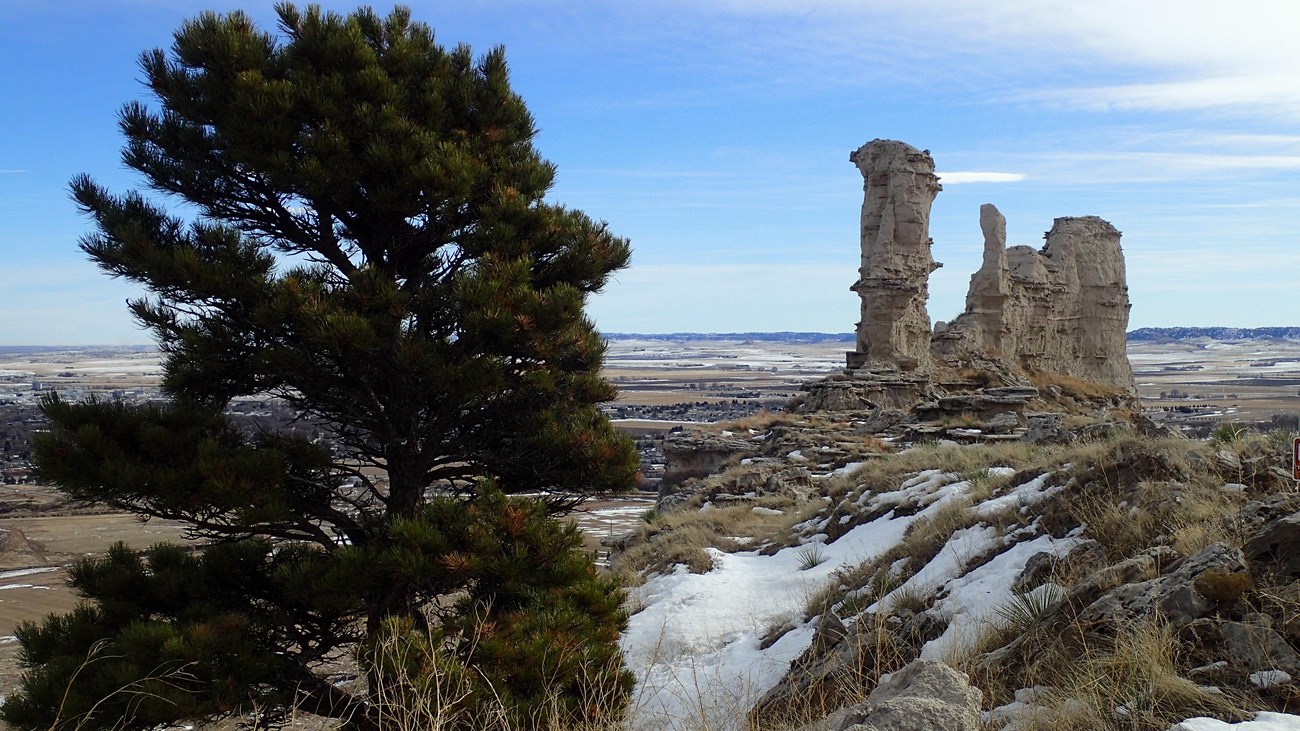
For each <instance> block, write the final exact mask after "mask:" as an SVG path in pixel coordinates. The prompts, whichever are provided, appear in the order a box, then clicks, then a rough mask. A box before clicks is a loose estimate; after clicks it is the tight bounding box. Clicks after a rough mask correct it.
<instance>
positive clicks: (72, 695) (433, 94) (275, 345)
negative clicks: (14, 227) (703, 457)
mask: <svg viewBox="0 0 1300 731" xmlns="http://www.w3.org/2000/svg"><path fill="white" fill-rule="evenodd" d="M276 11H277V13H278V15H279V19H280V28H279V33H277V34H272V33H266V32H262V31H259V30H258V29H257V28H256V27H255V26H254V24H253V23H252V22H251V21H250V19H249V18H248V17H247V16H246V15H244V14H243V13H239V12H235V13H230V14H228V15H218V14H214V13H205V14H203V15H200V16H199V17H197V18H196V19H194V20H192V21H189V22H187V23H185V24H184V25H183V26H182V27H181V29H180V30H179V31H177V33H176V34H175V38H174V43H173V45H172V47H171V49H170V51H169V52H164V51H162V50H155V51H152V52H148V53H145V54H144V55H143V56H142V60H141V64H142V68H143V71H144V78H145V80H146V83H147V86H148V88H149V90H150V91H151V92H152V94H153V96H154V97H156V100H157V104H156V105H154V106H152V107H151V106H147V105H145V104H141V103H132V104H129V105H127V106H126V107H125V108H124V109H123V111H122V114H121V118H120V126H121V129H122V131H123V133H124V135H125V137H126V140H127V142H126V146H125V148H124V151H123V159H124V161H125V163H126V165H127V166H129V167H130V168H131V169H133V170H135V171H137V172H139V173H140V174H141V176H142V177H143V180H144V181H145V182H146V184H147V188H148V189H149V190H151V191H152V192H153V193H154V194H155V195H154V196H153V197H152V198H149V197H146V196H145V195H144V194H141V193H139V192H129V193H127V194H125V195H113V194H111V193H109V192H108V191H106V190H105V189H103V188H101V187H100V186H98V185H96V184H95V183H94V182H93V181H92V180H91V179H90V178H88V177H85V176H83V177H79V178H77V179H75V180H74V181H73V183H72V190H73V195H74V198H75V200H76V201H77V203H78V204H79V205H80V207H81V208H82V209H83V210H84V211H85V212H86V213H87V214H89V216H90V217H91V218H92V219H93V221H94V223H95V224H96V227H95V231H94V233H91V234H89V235H87V236H86V237H84V238H83V239H82V241H81V248H82V249H83V250H84V251H85V252H86V253H87V254H88V255H89V256H90V258H91V259H92V260H94V261H95V262H96V263H97V264H98V265H99V266H100V267H101V268H102V269H104V270H105V271H107V272H109V273H110V274H112V275H113V276H117V277H122V278H125V279H128V280H131V281H133V282H136V283H139V284H140V285H142V286H143V287H144V288H145V290H146V291H147V292H148V295H147V296H146V297H144V298H142V299H140V300H138V301H133V302H131V303H130V308H131V310H132V311H133V313H134V315H135V316H136V318H137V319H138V320H139V321H140V322H141V323H142V324H143V325H144V326H145V327H147V328H148V329H149V330H150V331H151V332H152V334H153V335H154V336H155V338H156V339H157V341H158V344H159V347H160V348H161V350H162V352H163V354H164V362H165V369H164V370H165V372H164V379H163V388H164V390H165V391H166V393H167V394H168V395H169V396H170V399H169V400H168V403H167V404H166V405H161V406H159V405H153V406H128V405H123V404H121V403H108V402H99V403H96V402H91V403H84V404H69V403H65V402H62V401H60V400H58V399H57V398H55V397H51V398H48V399H47V400H46V401H45V402H44V409H45V412H46V415H47V417H48V420H49V422H50V431H49V433H47V434H44V435H42V436H41V437H40V438H39V440H38V442H37V445H36V450H35V452H36V461H37V465H38V469H39V472H40V474H41V476H42V477H43V479H45V480H46V481H48V482H50V483H52V484H55V485H57V486H59V487H60V489H61V490H63V491H64V492H65V493H66V494H68V495H69V496H71V497H73V498H75V499H78V500H85V501H94V502H99V503H104V504H107V505H110V506H113V507H116V508H120V509H125V510H129V511H132V512H134V513H136V514H138V515H140V516H142V517H160V518H167V519H172V520H179V521H182V522H184V523H185V524H186V525H187V526H188V533H189V535H190V537H192V538H194V539H197V540H198V541H199V543H198V545H199V547H198V548H193V547H192V546H189V547H181V546H174V545H159V546H154V547H152V548H149V549H147V550H144V551H134V550H131V549H129V548H127V547H125V546H117V547H115V548H114V549H113V550H112V551H110V552H109V554H108V555H107V556H105V557H104V558H101V559H94V560H88V561H83V562H81V563H80V564H78V565H77V566H76V567H75V568H74V569H73V571H72V573H71V582H72V585H73V587H74V588H75V589H76V590H77V591H78V592H79V593H80V594H81V595H82V596H83V597H84V598H85V599H86V601H85V602H84V603H83V604H82V605H81V606H80V607H78V609H77V610H76V611H74V612H73V613H71V614H69V615H65V616H53V617H50V618H48V619H47V620H46V621H44V622H43V623H39V624H28V625H25V626H23V627H21V628H20V629H19V631H18V636H19V639H20V641H21V643H22V660H23V662H24V663H26V664H27V665H28V666H29V668H30V671H29V672H28V673H27V675H26V676H25V678H24V682H23V687H22V690H21V691H20V692H19V693H17V694H15V695H13V696H11V697H10V698H9V699H8V700H7V701H6V702H5V704H4V706H3V711H2V714H0V715H3V717H4V718H5V720H7V721H8V722H9V723H11V724H13V725H15V726H17V727H20V728H30V729H35V728H42V729H45V728H54V727H63V726H66V727H69V728H70V727H77V728H110V727H111V728H149V727H152V726H154V725H157V724H160V723H167V722H175V721H180V720H187V719H190V720H192V719H204V718H215V717H221V716H228V715H234V714H253V715H255V716H256V718H257V721H258V723H260V724H263V725H272V724H275V723H277V722H280V721H282V720H284V719H285V718H286V717H288V716H291V715H297V714H302V713H311V714H318V715H322V716H328V717H333V718H345V719H349V721H348V723H349V724H351V726H352V727H354V728H358V729H376V728H378V727H379V726H380V725H381V724H383V723H384V722H385V719H386V718H390V717H392V715H393V713H394V712H395V710H394V709H400V710H401V712H402V713H406V714H416V715H415V716H412V718H417V717H418V715H419V714H420V713H429V714H435V713H437V714H443V716H442V717H444V718H445V719H451V721H450V722H449V723H451V725H455V724H457V723H460V724H472V721H473V719H474V718H475V715H476V714H480V713H482V712H483V711H482V709H483V705H484V704H487V703H496V704H497V705H498V706H499V710H500V709H504V711H502V712H504V713H506V714H507V715H508V716H509V719H510V722H511V723H515V724H519V725H528V724H530V723H535V722H537V720H538V719H541V718H544V717H548V716H549V717H551V718H554V717H556V714H557V713H559V714H560V716H559V717H562V718H569V717H574V718H577V717H582V718H586V717H589V716H590V714H591V713H593V712H595V711H594V709H597V708H598V707H602V706H603V707H607V708H609V709H612V710H614V711H617V709H618V708H619V707H620V704H621V703H622V702H624V701H625V698H626V694H627V692H628V690H629V676H628V674H627V673H626V671H625V670H624V669H623V667H622V664H621V658H620V656H619V653H618V650H617V646H616V644H615V642H616V638H617V634H618V632H619V630H620V629H621V627H622V625H623V623H624V622H625V621H626V618H625V616H624V614H623V611H622V609H621V602H620V600H621V593H620V592H619V590H618V589H617V587H616V586H615V585H613V584H612V583H611V582H609V581H607V580H605V579H602V578H599V577H598V576H597V575H596V574H595V572H594V569H593V568H592V566H591V562H590V559H589V558H588V557H586V556H585V555H583V554H582V553H581V552H580V543H581V541H580V536H579V535H578V533H577V531H576V529H574V528H572V527H571V526H568V525H566V524H560V523H557V522H556V521H555V520H554V518H553V517H552V516H553V515H554V513H556V512H558V511H562V510H564V509H567V508H569V507H572V506H573V504H574V503H575V501H576V500H578V499H580V498H581V497H583V496H584V495H587V494H590V493H593V492H598V491H610V490H619V489H624V488H626V487H628V486H629V485H630V484H632V481H633V479H634V477H635V472H636V469H637V462H636V455H635V452H634V450H633V448H632V445H631V444H630V442H629V441H628V440H627V439H625V438H623V437H621V436H619V435H618V434H617V433H616V432H615V431H614V430H613V428H612V427H611V426H610V424H609V422H608V420H607V419H606V418H605V417H604V416H603V415H602V414H601V413H600V411H599V409H598V408H597V405H598V404H599V403H600V402H602V401H607V400H609V399H611V398H612V397H613V396H614V391H613V389H612V387H611V386H610V385H609V384H608V383H607V382H605V381H604V380H602V379H601V377H600V374H599V367H600V365H601V361H602V358H603V355H604V347H605V346H604V342H603V340H602V339H601V338H600V336H599V334H598V333H597V332H596V331H595V328H594V326H593V324H592V323H591V322H590V321H589V320H588V319H587V318H586V316H585V315H584V311H583V310H584V305H585V299H586V296H587V295H588V294H590V293H594V292H596V291H598V290H600V289H601V287H603V285H604V284H605V282H606V281H607V279H608V277H609V276H610V275H611V273H613V272H615V271H617V270H618V269H620V268H622V267H624V266H626V264H627V261H628V256H629V248H628V245H627V243H626V241H624V240H622V239H620V238H618V237H615V236H614V235H612V234H611V233H610V232H609V231H608V230H607V228H606V226H605V225H604V224H603V223H596V222H594V221H592V220H591V219H590V218H588V217H587V216H586V215H584V214H583V213H581V212H579V211H573V210H567V209H565V208H563V207H560V206H557V205H554V204H550V203H547V202H545V201H544V200H543V196H544V194H545V193H546V192H547V190H548V188H549V187H550V186H551V184H552V181H553V179H554V176H555V169H554V167H553V166H552V165H551V164H550V163H548V162H546V161H544V160H543V159H542V158H541V157H540V155H539V154H538V152H537V151H536V150H535V149H534V147H533V137H534V135H535V126H534V122H533V120H532V118H531V116H530V115H529V113H528V111H527V110H526V108H525V106H524V103H523V101H522V100H521V99H520V97H519V96H518V95H516V94H515V93H514V92H513V91H512V90H511V88H510V84H509V80H508V74H507V69H506V63H505V58H504V54H503V51H502V50H501V49H499V48H498V49H494V50H492V51H490V52H488V53H487V54H486V55H483V56H481V57H479V58H475V57H474V56H473V55H472V53H471V51H470V50H469V49H468V48H467V47H465V46H459V47H457V48H455V49H454V50H450V51H449V50H447V49H445V48H443V47H442V46H440V45H438V44H437V43H436V42H435V41H434V37H433V33H432V31H431V30H430V29H429V27H428V26H425V25H423V24H420V23H417V22H413V21H412V20H411V18H410V13H409V12H408V11H407V10H405V9H402V8H398V9H396V10H394V11H393V12H392V13H391V14H390V15H388V16H387V17H381V16H379V15H377V14H375V13H374V12H373V11H371V10H369V9H362V10H359V11H357V12H354V13H352V14H350V15H347V16H341V15H337V14H333V13H325V12H322V11H321V10H319V9H318V8H315V7H309V8H308V9H306V10H305V11H303V10H299V9H298V8H295V7H294V6H293V5H290V4H281V5H278V6H277V7H276ZM182 213H190V214H192V215H193V219H192V220H189V221H187V220H185V219H184V218H183V217H182V215H181V214H182ZM255 394H262V395H268V396H274V397H278V398H281V399H284V400H285V401H287V402H288V403H289V404H291V405H292V406H293V407H294V408H296V409H297V410H298V412H299V413H300V414H302V415H303V416H304V417H309V418H310V419H311V420H312V422H313V423H314V424H319V425H321V426H322V429H323V431H324V432H325V433H326V434H327V437H328V438H327V439H325V440H321V441H316V442H313V441H309V440H307V439H305V438H304V437H301V436H295V435H294V434H292V433H288V432H284V433H277V432H272V431H262V432H258V433H248V432H247V431H242V430H240V429H239V428H236V426H234V425H233V424H232V423H231V422H230V421H229V420H228V419H227V418H226V416H225V415H224V410H225V408H226V406H227V405H228V404H229V402H230V401H231V400H232V399H233V398H236V397H240V396H247V395H255ZM519 492H529V493H534V494H542V495H544V496H545V497H544V498H543V499H541V500H533V499H527V498H520V497H508V495H509V494H513V493H519ZM349 658H351V659H353V660H355V661H356V662H357V663H358V664H359V667H360V668H361V670H362V676H361V677H360V678H359V679H358V680H357V681H356V682H355V683H353V684H351V685H347V686H345V685H340V684H337V683H335V682H332V681H331V679H330V677H329V676H328V674H327V668H328V666H329V664H330V663H333V662H339V661H343V662H344V663H345V664H346V661H347V660H348V659H349ZM452 690H455V692H454V693H453V692H450V691H452ZM60 724H62V725H63V726H61V725H60Z"/></svg>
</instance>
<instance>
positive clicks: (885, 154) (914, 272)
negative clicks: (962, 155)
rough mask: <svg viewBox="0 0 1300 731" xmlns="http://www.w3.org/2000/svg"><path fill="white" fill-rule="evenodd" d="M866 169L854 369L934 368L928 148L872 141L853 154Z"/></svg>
mask: <svg viewBox="0 0 1300 731" xmlns="http://www.w3.org/2000/svg"><path fill="white" fill-rule="evenodd" d="M849 160H850V161H851V162H853V163H854V164H855V165H857V167H858V170H859V171H860V172H861V173H862V178H863V189H864V191H865V197H864V200H863V202H862V230H861V234H862V239H861V241H862V264H861V268H860V269H859V270H858V281H856V282H854V284H853V286H852V287H850V289H852V290H853V291H855V292H857V293H858V296H859V297H861V298H862V320H861V322H859V323H858V326H857V349H856V351H855V352H853V353H849V354H848V366H849V368H850V370H854V369H858V368H863V367H866V368H869V369H884V370H889V369H896V370H903V371H916V372H925V371H928V370H929V367H930V316H929V315H928V314H927V313H926V309H925V300H926V298H927V297H928V296H929V280H930V272H932V271H934V270H935V269H938V268H939V266H940V264H938V263H936V262H935V261H934V258H933V257H932V256H931V255H930V245H931V243H932V242H931V240H930V204H931V203H933V202H934V197H935V196H936V195H938V193H939V190H940V185H939V179H938V178H936V177H935V175H934V160H933V159H931V158H930V153H929V152H922V151H920V150H917V149H916V148H915V147H912V146H911V145H908V144H905V143H902V142H896V141H894V140H872V141H871V142H869V143H867V144H865V145H863V146H862V147H860V148H859V149H857V150H855V151H854V152H853V153H852V154H850V155H849Z"/></svg>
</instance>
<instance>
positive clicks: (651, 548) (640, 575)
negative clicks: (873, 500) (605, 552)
mask: <svg viewBox="0 0 1300 731" xmlns="http://www.w3.org/2000/svg"><path fill="white" fill-rule="evenodd" d="M817 502H819V503H820V501H817ZM791 504H792V503H791V501H790V500H789V499H788V498H787V499H781V498H767V499H760V500H755V501H743V502H740V503H738V504H736V505H728V506H724V507H713V508H712V509H710V510H699V509H697V508H692V507H689V506H688V507H685V508H683V509H680V510H675V511H672V512H669V513H666V514H659V515H656V516H654V517H653V519H652V520H651V521H650V522H649V523H648V524H646V525H644V526H642V527H641V528H640V529H639V530H638V532H637V535H636V536H635V538H634V539H633V540H632V542H631V545H630V547H629V548H627V549H626V550H625V551H622V552H621V553H617V554H615V555H614V561H613V566H612V568H613V570H614V572H615V573H616V574H617V575H618V576H619V577H620V579H621V580H622V581H623V583H625V584H627V585H629V586H635V585H638V584H640V583H641V582H642V581H643V580H644V577H645V575H646V574H653V573H664V572H667V571H670V570H671V569H672V567H673V566H675V565H677V564H685V565H686V567H687V569H688V570H689V571H690V572H691V573H704V572H706V571H708V570H709V569H710V568H712V567H713V559H712V558H710V556H709V552H708V550H707V549H710V548H714V549H717V550H719V551H725V552H731V551H736V550H739V549H741V548H743V547H751V546H752V545H753V543H754V541H752V540H745V539H748V538H753V537H754V536H760V535H765V534H777V533H780V534H784V533H787V532H788V531H789V526H790V525H791V524H792V521H795V520H797V519H798V514H792V513H794V511H792V510H790V506H791ZM755 508H760V509H761V508H767V509H775V510H782V509H784V512H783V513H781V514H780V515H773V514H770V513H768V512H765V511H762V510H759V511H756V510H755Z"/></svg>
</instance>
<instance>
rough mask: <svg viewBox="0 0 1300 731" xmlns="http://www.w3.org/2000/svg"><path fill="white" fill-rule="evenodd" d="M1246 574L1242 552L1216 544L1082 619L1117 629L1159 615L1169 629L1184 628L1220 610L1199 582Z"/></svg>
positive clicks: (1103, 601) (1104, 600)
mask: <svg viewBox="0 0 1300 731" xmlns="http://www.w3.org/2000/svg"><path fill="white" fill-rule="evenodd" d="M1245 571H1246V560H1245V557H1244V556H1242V554H1241V551H1240V550H1239V549H1236V548H1232V547H1230V546H1225V545H1222V544H1218V543H1216V544H1213V545H1210V546H1206V547H1205V548H1203V549H1201V550H1200V551H1197V552H1196V553H1194V554H1192V555H1191V556H1188V557H1187V558H1185V559H1183V560H1182V561H1179V562H1178V563H1177V564H1175V565H1174V566H1172V567H1171V569H1170V571H1169V572H1168V573H1166V574H1164V575H1162V576H1158V577H1156V578H1154V579H1150V580H1149V581H1143V582H1139V583H1132V584H1125V585H1124V586H1120V587H1119V588H1117V589H1114V590H1112V591H1110V592H1108V593H1107V594H1106V595H1104V596H1102V597H1101V598H1099V599H1097V600H1096V601H1095V602H1093V603H1092V604H1091V605H1090V606H1089V607H1088V608H1087V609H1085V610H1083V612H1081V613H1080V614H1079V619H1080V620H1081V621H1082V622H1084V623H1085V624H1098V625H1106V626H1116V625H1118V624H1121V623H1123V622H1125V621H1131V620H1135V619H1144V618H1148V617H1154V616H1156V615H1159V616H1160V617H1161V618H1162V619H1163V620H1164V621H1166V622H1168V623H1169V625H1170V626H1172V627H1183V626H1185V625H1188V624H1190V623H1191V622H1192V621H1194V620H1196V619H1200V618H1203V617H1209V616H1213V615H1214V614H1215V611H1216V609H1217V602H1216V601H1215V599H1214V598H1212V597H1208V596H1206V595H1205V594H1204V593H1202V591H1201V590H1200V587H1199V586H1198V582H1197V579H1199V578H1200V577H1201V576H1202V575H1203V574H1206V573H1209V572H1213V573H1215V574H1219V575H1228V574H1244V573H1245Z"/></svg>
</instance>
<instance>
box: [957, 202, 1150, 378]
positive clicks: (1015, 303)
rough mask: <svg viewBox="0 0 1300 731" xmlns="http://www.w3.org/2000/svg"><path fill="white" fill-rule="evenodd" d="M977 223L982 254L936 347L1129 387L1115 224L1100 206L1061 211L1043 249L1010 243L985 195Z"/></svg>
mask: <svg viewBox="0 0 1300 731" xmlns="http://www.w3.org/2000/svg"><path fill="white" fill-rule="evenodd" d="M980 227H981V228H982V229H983V231H984V263H983V265H982V266H981V267H980V270H979V271H978V272H976V273H975V275H974V276H972V277H971V285H970V291H969V293H968V294H967V296H966V311H965V312H963V313H962V314H961V315H960V316H959V317H957V319H955V320H953V321H952V322H951V323H948V324H947V325H946V326H944V325H940V326H937V327H936V329H935V337H934V354H935V356H936V357H940V358H949V359H953V360H955V361H961V360H964V359H967V358H970V357H971V356H983V357H992V358H997V359H999V360H1001V361H1002V363H1004V364H1005V365H1006V366H1007V367H1009V368H1013V369H1017V370H1021V371H1030V372H1045V373H1058V374H1063V375H1067V376H1072V377H1075V378H1081V379H1084V380H1087V381H1091V382H1094V383H1100V384H1103V385H1106V386H1112V387H1116V388H1120V389H1124V390H1130V391H1131V390H1133V387H1134V384H1133V371H1132V369H1131V368H1130V367H1129V362H1128V357H1127V355H1126V353H1125V341H1124V333H1125V330H1126V329H1127V327H1128V313H1129V308H1130V305H1129V301H1128V285H1127V283H1126V278H1125V270H1124V254H1123V251H1121V249H1120V244H1119V240H1120V232H1119V231H1118V230H1116V229H1115V227H1114V226H1112V225H1110V224H1109V223H1107V222H1106V221H1103V220H1102V219H1100V218H1097V217H1096V216H1083V217H1079V218H1058V219H1056V221H1055V223H1054V224H1053V226H1052V230H1051V231H1049V232H1047V236H1046V238H1047V243H1046V245H1044V246H1043V248H1042V250H1041V251H1038V250H1035V249H1033V248H1032V247H1029V246H1013V247H1011V248H1010V249H1007V248H1006V219H1005V218H1003V216H1002V214H1001V213H999V212H998V209H997V208H995V207H994V206H992V205H989V204H985V205H984V206H982V207H981V208H980Z"/></svg>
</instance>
